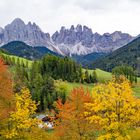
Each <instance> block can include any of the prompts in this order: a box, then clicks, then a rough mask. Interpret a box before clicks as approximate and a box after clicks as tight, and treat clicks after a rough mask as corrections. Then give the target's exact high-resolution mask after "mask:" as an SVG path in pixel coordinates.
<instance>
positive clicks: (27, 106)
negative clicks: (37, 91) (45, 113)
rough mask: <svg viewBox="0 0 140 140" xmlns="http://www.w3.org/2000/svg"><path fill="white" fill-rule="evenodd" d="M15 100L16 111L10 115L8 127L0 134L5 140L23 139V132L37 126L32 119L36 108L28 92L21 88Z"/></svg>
mask: <svg viewBox="0 0 140 140" xmlns="http://www.w3.org/2000/svg"><path fill="white" fill-rule="evenodd" d="M15 98H16V99H15V100H16V109H15V111H13V112H12V113H11V114H10V117H9V125H8V127H7V129H5V130H3V133H2V134H3V137H4V138H6V139H13V138H23V137H24V133H25V132H29V131H31V130H32V128H33V127H35V126H37V124H38V121H37V119H36V118H33V115H34V114H35V111H36V109H37V107H36V104H35V102H34V101H32V99H31V94H30V92H29V90H28V89H26V88H23V89H22V90H21V92H20V93H17V94H16V97H15Z"/></svg>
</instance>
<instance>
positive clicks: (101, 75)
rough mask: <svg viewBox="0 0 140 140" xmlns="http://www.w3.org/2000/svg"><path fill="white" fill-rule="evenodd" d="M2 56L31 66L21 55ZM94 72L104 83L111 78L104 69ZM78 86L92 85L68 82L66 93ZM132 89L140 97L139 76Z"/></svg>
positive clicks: (86, 86) (91, 85)
mask: <svg viewBox="0 0 140 140" xmlns="http://www.w3.org/2000/svg"><path fill="white" fill-rule="evenodd" d="M2 55H4V56H9V57H11V58H13V57H14V58H15V61H17V60H18V58H19V60H20V62H21V61H23V62H24V64H26V62H27V61H28V65H29V67H31V65H32V63H33V61H31V60H27V59H25V58H22V57H18V56H14V55H7V54H2ZM95 71H96V74H97V79H98V81H99V82H100V83H104V82H107V81H109V80H111V78H112V74H111V73H109V72H106V71H103V70H100V69H96V70H95ZM83 72H85V69H83ZM88 72H89V74H92V73H93V70H88ZM79 86H83V87H84V88H85V89H89V91H90V92H91V90H92V88H93V87H94V85H93V84H86V83H84V84H81V83H69V82H68V93H69V92H70V91H71V90H72V89H73V88H75V87H79ZM133 91H134V95H135V96H137V97H140V78H138V84H137V85H135V86H134V87H133Z"/></svg>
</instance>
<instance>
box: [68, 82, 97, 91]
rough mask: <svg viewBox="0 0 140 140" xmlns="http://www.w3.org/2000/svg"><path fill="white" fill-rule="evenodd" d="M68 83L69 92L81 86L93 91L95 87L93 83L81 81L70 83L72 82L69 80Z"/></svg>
mask: <svg viewBox="0 0 140 140" xmlns="http://www.w3.org/2000/svg"><path fill="white" fill-rule="evenodd" d="M67 84H68V90H67V92H68V93H70V92H71V91H72V89H73V88H76V87H80V86H82V87H84V89H85V90H86V89H88V90H89V91H90V92H91V90H92V88H93V87H94V85H93V84H86V83H85V84H81V83H70V82H68V83H67Z"/></svg>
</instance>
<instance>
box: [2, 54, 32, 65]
mask: <svg viewBox="0 0 140 140" xmlns="http://www.w3.org/2000/svg"><path fill="white" fill-rule="evenodd" d="M2 55H3V56H8V57H10V58H15V62H17V60H18V58H19V61H20V62H22V61H23V63H24V64H25V65H26V63H27V62H28V66H29V67H31V66H32V63H33V61H31V60H28V59H25V58H22V57H18V56H15V55H7V54H4V53H3V54H2Z"/></svg>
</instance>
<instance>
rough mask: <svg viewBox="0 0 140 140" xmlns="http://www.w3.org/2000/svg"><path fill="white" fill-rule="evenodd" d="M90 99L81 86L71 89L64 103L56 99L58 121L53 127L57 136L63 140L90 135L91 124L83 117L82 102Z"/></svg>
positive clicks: (77, 139) (73, 139)
mask: <svg viewBox="0 0 140 140" xmlns="http://www.w3.org/2000/svg"><path fill="white" fill-rule="evenodd" d="M90 101H91V97H90V93H89V91H88V90H87V91H85V90H84V88H83V87H80V88H75V89H73V91H72V92H71V93H70V95H69V98H68V99H67V100H66V102H65V103H64V104H63V103H62V102H61V100H58V102H57V105H56V106H57V110H58V115H57V117H58V118H59V122H58V125H57V126H56V128H55V131H56V136H57V137H58V136H59V137H60V138H61V139H64V140H82V139H86V138H88V137H90V136H91V137H92V132H93V126H91V124H90V123H89V122H88V121H87V120H86V119H85V117H84V112H85V108H84V104H85V103H89V102H90ZM92 139H94V137H92Z"/></svg>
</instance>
